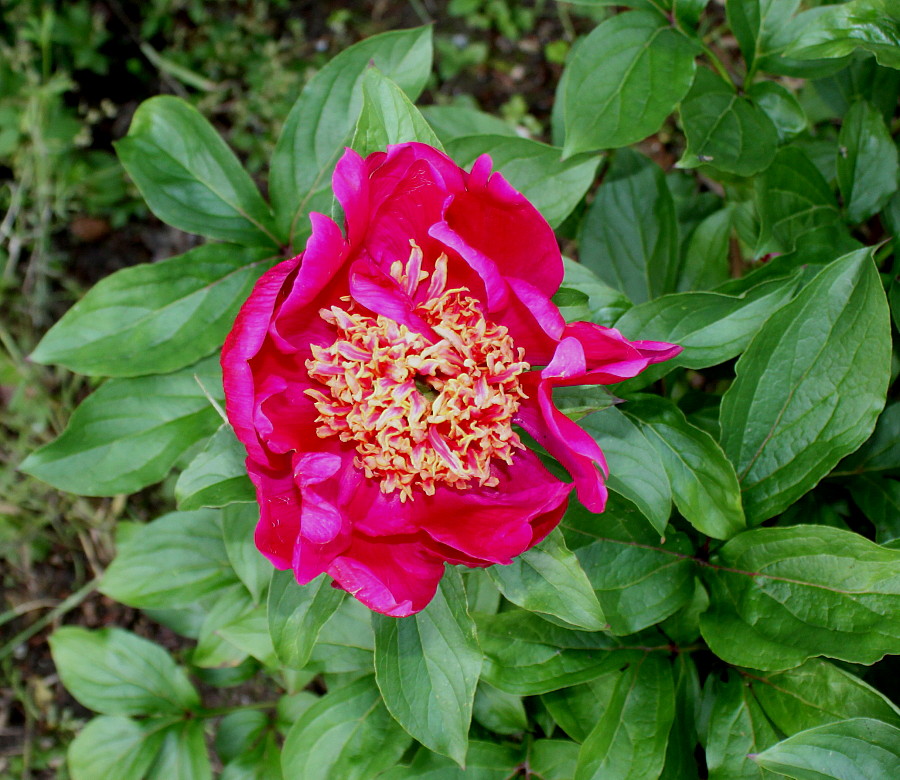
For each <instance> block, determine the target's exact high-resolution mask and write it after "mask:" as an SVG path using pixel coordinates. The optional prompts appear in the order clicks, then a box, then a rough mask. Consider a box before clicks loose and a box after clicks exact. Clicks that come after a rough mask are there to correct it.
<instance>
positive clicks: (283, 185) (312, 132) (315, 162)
mask: <svg viewBox="0 0 900 780" xmlns="http://www.w3.org/2000/svg"><path fill="white" fill-rule="evenodd" d="M370 63H374V65H375V67H376V68H378V70H379V71H381V73H383V74H384V75H385V76H387V77H388V78H389V79H392V80H393V81H395V82H396V83H397V84H398V85H399V86H400V88H401V89H402V90H403V91H404V92H405V93H406V94H407V96H408V97H409V98H410V99H411V100H415V99H416V97H418V95H419V93H420V92H421V91H422V89H423V87H424V86H425V81H426V80H427V78H428V74H429V71H430V69H431V27H419V28H416V29H412V30H396V31H392V32H387V33H382V34H381V35H373V36H372V37H371V38H366V39H365V40H363V41H360V42H359V43H357V44H355V45H354V46H350V47H349V48H348V49H345V50H344V51H342V52H341V53H340V54H338V55H337V56H336V57H334V59H332V60H330V61H329V62H328V64H327V65H326V66H325V67H323V68H322V70H320V71H319V72H318V73H317V74H316V75H315V76H314V77H313V78H312V79H311V80H310V82H309V83H308V84H307V85H306V87H305V88H304V90H303V92H302V93H301V95H300V97H299V98H298V100H297V102H296V103H294V106H293V108H292V109H291V111H290V113H289V114H288V117H287V119H286V120H285V124H284V129H283V130H282V131H281V135H280V136H279V138H278V142H277V144H276V146H275V152H274V154H273V156H272V160H271V165H270V174H269V192H270V195H271V198H272V203H273V205H274V207H275V214H276V218H277V222H278V226H279V231H280V233H281V234H283V235H285V236H287V237H288V243H289V244H290V245H291V246H294V247H295V248H300V247H299V246H298V245H299V243H300V241H299V239H300V238H301V237H302V236H304V235H306V234H307V233H308V230H309V229H308V226H307V225H306V219H305V217H306V215H307V214H309V212H310V211H319V212H322V213H325V214H327V213H329V212H330V209H331V201H332V193H331V174H332V171H333V170H334V166H335V164H336V163H337V161H338V159H339V158H340V156H341V154H342V153H343V151H344V147H345V146H346V145H347V144H348V143H349V142H350V139H351V136H352V133H353V129H354V127H355V125H356V120H357V117H358V115H359V111H360V107H361V106H362V82H363V77H364V75H365V72H366V70H367V69H368V67H369V65H370Z"/></svg>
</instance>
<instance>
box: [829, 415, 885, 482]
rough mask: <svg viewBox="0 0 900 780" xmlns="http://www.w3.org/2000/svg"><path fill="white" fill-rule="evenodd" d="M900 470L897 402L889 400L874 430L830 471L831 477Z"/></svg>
mask: <svg viewBox="0 0 900 780" xmlns="http://www.w3.org/2000/svg"><path fill="white" fill-rule="evenodd" d="M895 469H900V402H898V401H892V402H891V403H889V404H887V406H885V407H884V411H883V412H882V413H881V414H880V415H879V416H878V421H877V422H876V423H875V430H874V431H872V435H871V436H870V437H869V438H868V439H866V441H865V443H864V444H863V445H862V447H860V448H859V449H858V450H856V452H854V453H853V454H852V455H848V456H847V457H846V458H844V459H843V460H842V461H841V462H840V463H839V464H838V466H837V468H836V469H835V470H834V471H833V472H832V474H833V475H834V476H841V477H847V476H856V475H860V474H871V473H880V472H885V471H893V470H895Z"/></svg>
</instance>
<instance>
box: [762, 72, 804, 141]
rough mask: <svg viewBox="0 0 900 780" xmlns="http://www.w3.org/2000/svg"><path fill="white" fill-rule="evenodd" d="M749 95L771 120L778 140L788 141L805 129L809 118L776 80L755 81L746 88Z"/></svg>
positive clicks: (791, 94) (797, 102)
mask: <svg viewBox="0 0 900 780" xmlns="http://www.w3.org/2000/svg"><path fill="white" fill-rule="evenodd" d="M747 97H749V98H750V99H751V100H752V101H753V102H754V103H755V104H756V105H757V106H759V107H760V108H761V109H762V110H763V111H765V112H766V115H767V116H768V117H769V119H770V120H771V121H772V124H773V125H774V126H775V132H776V133H777V134H778V142H779V143H783V142H784V141H789V140H790V139H792V138H794V137H795V136H797V135H799V134H800V133H802V132H803V131H804V130H806V128H807V126H808V125H809V120H808V119H807V118H806V113H805V112H804V111H803V107H802V106H801V105H800V101H798V100H797V98H796V97H795V96H794V94H793V93H792V92H790V91H789V90H788V89H787V87H785V86H784V85H783V84H780V83H778V82H777V81H757V82H755V83H754V84H751V85H750V86H749V87H748V88H747Z"/></svg>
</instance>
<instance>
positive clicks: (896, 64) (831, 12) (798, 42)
mask: <svg viewBox="0 0 900 780" xmlns="http://www.w3.org/2000/svg"><path fill="white" fill-rule="evenodd" d="M815 10H819V13H812V12H809V11H807V12H806V13H805V14H801V16H800V17H799V18H798V23H799V24H798V28H799V30H800V35H799V36H798V37H796V38H795V39H794V40H793V42H792V44H791V45H790V47H788V50H787V52H786V54H788V55H789V56H791V57H796V58H798V59H813V58H816V57H845V56H847V55H848V54H852V53H853V52H854V51H855V50H856V49H858V48H860V49H863V50H864V51H869V52H872V54H874V55H875V59H877V60H878V62H879V63H880V64H881V65H885V66H887V67H890V68H900V7H898V5H897V2H896V0H850V2H849V3H844V4H843V5H837V6H834V7H831V8H826V9H821V10H820V9H815Z"/></svg>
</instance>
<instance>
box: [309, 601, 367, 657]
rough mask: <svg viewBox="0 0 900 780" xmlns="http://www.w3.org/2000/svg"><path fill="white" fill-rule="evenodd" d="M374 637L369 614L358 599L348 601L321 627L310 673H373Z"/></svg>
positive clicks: (312, 654)
mask: <svg viewBox="0 0 900 780" xmlns="http://www.w3.org/2000/svg"><path fill="white" fill-rule="evenodd" d="M374 650H375V634H374V632H373V631H372V617H371V613H370V612H369V610H368V609H367V608H366V607H364V606H363V605H362V604H360V602H358V601H357V600H356V599H347V598H345V599H344V600H343V602H342V603H341V605H340V606H339V607H338V608H337V610H335V612H334V614H333V615H332V616H331V618H329V620H328V621H327V622H326V623H325V625H324V626H322V629H321V631H320V632H319V640H318V641H317V642H316V645H315V647H314V648H313V651H312V653H311V654H310V656H309V659H310V660H309V663H308V664H307V665H306V670H307V671H314V672H330V673H341V672H360V671H366V672H374V670H375V660H374Z"/></svg>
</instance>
